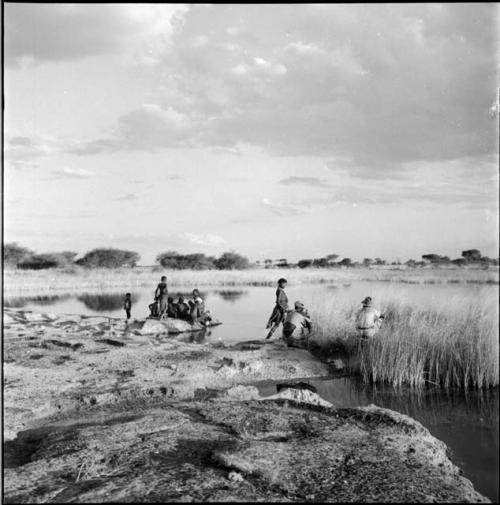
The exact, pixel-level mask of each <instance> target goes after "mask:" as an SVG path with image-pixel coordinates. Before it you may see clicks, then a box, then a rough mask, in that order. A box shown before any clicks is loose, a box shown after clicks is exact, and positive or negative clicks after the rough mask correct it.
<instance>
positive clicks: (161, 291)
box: [155, 276, 168, 318]
mask: <svg viewBox="0 0 500 505" xmlns="http://www.w3.org/2000/svg"><path fill="white" fill-rule="evenodd" d="M155 300H156V303H157V304H158V315H159V317H160V318H161V317H164V316H165V315H166V312H167V308H168V287H167V278H166V277H165V276H162V278H161V281H160V283H159V284H158V286H157V287H156V290H155Z"/></svg>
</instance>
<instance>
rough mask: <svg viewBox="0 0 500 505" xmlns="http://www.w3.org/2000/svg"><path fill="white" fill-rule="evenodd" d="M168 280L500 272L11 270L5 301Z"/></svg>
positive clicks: (490, 276) (223, 282)
mask: <svg viewBox="0 0 500 505" xmlns="http://www.w3.org/2000/svg"><path fill="white" fill-rule="evenodd" d="M161 275H167V277H168V283H169V286H191V287H195V286H227V287H228V286H270V285H273V286H274V285H276V281H277V279H278V278H280V277H285V278H286V279H287V280H288V283H289V285H297V284H315V283H344V282H353V281H380V282H401V283H408V284H424V283H425V284H446V283H481V284H482V283H492V284H498V268H492V267H490V268H489V269H488V270H483V269H478V268H475V269H465V268H463V269H458V268H449V269H448V268H442V269H430V268H429V269H427V268H423V269H405V268H404V267H402V268H399V269H395V268H394V267H392V268H389V267H376V268H333V269H304V270H301V269H280V268H275V269H253V270H233V271H227V270H222V271H221V270H202V271H193V270H175V271H167V270H163V269H158V268H154V269H153V268H151V267H138V268H133V269H131V268H122V269H116V270H110V269H93V270H85V269H83V268H73V269H69V270H68V269H67V270H37V271H26V270H6V271H5V272H4V296H6V297H10V296H33V295H48V294H78V293H91V292H102V291H106V290H108V291H109V290H111V289H117V290H120V291H123V290H125V291H128V290H132V289H134V288H137V287H140V286H155V285H156V284H157V283H158V282H159V278H160V276H161Z"/></svg>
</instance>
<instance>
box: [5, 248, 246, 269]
mask: <svg viewBox="0 0 500 505" xmlns="http://www.w3.org/2000/svg"><path fill="white" fill-rule="evenodd" d="M76 256H78V253H76V252H72V251H64V252H51V253H44V254H37V253H35V252H34V251H32V250H30V249H27V248H26V247H22V246H20V245H18V244H17V243H10V244H5V245H4V247H3V262H4V266H6V267H10V268H19V269H22V270H42V269H47V268H68V267H71V266H80V267H83V268H121V267H130V268H133V267H135V266H137V263H138V261H139V259H140V255H139V254H138V253H136V252H134V251H128V250H124V249H115V248H97V249H92V250H91V251H89V252H87V253H86V254H84V255H83V256H82V257H81V258H79V259H75V258H76ZM156 262H157V264H158V265H161V266H162V267H164V268H166V269H172V270H183V269H192V270H208V269H217V270H242V269H245V268H248V267H249V266H250V261H249V260H248V258H246V257H245V256H241V255H240V254H238V253H235V252H234V251H228V252H225V253H223V254H221V255H220V256H219V257H218V258H216V257H213V256H206V255H205V254H202V253H196V254H180V253H178V252H176V251H167V252H164V253H160V254H158V256H157V257H156Z"/></svg>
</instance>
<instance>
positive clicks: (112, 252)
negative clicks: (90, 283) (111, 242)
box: [76, 248, 140, 268]
mask: <svg viewBox="0 0 500 505" xmlns="http://www.w3.org/2000/svg"><path fill="white" fill-rule="evenodd" d="M139 258H140V256H139V254H138V253H136V252H134V251H126V250H123V249H114V248H107V249H105V248H98V249H93V250H92V251H89V252H88V253H87V254H85V256H83V258H80V259H79V260H77V261H76V264H77V265H81V266H83V267H85V268H119V267H135V266H136V265H137V262H138V261H139Z"/></svg>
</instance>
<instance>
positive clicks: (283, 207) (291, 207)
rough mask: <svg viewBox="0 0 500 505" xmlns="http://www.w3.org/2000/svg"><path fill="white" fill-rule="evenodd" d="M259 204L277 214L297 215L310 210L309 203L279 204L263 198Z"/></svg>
mask: <svg viewBox="0 0 500 505" xmlns="http://www.w3.org/2000/svg"><path fill="white" fill-rule="evenodd" d="M261 205H262V206H263V207H264V208H266V209H268V210H269V211H271V212H272V213H273V214H276V215H277V216H299V215H301V214H310V213H311V212H312V209H311V207H310V205H295V204H279V203H274V202H271V201H270V200H269V199H268V198H263V199H262V200H261Z"/></svg>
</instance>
